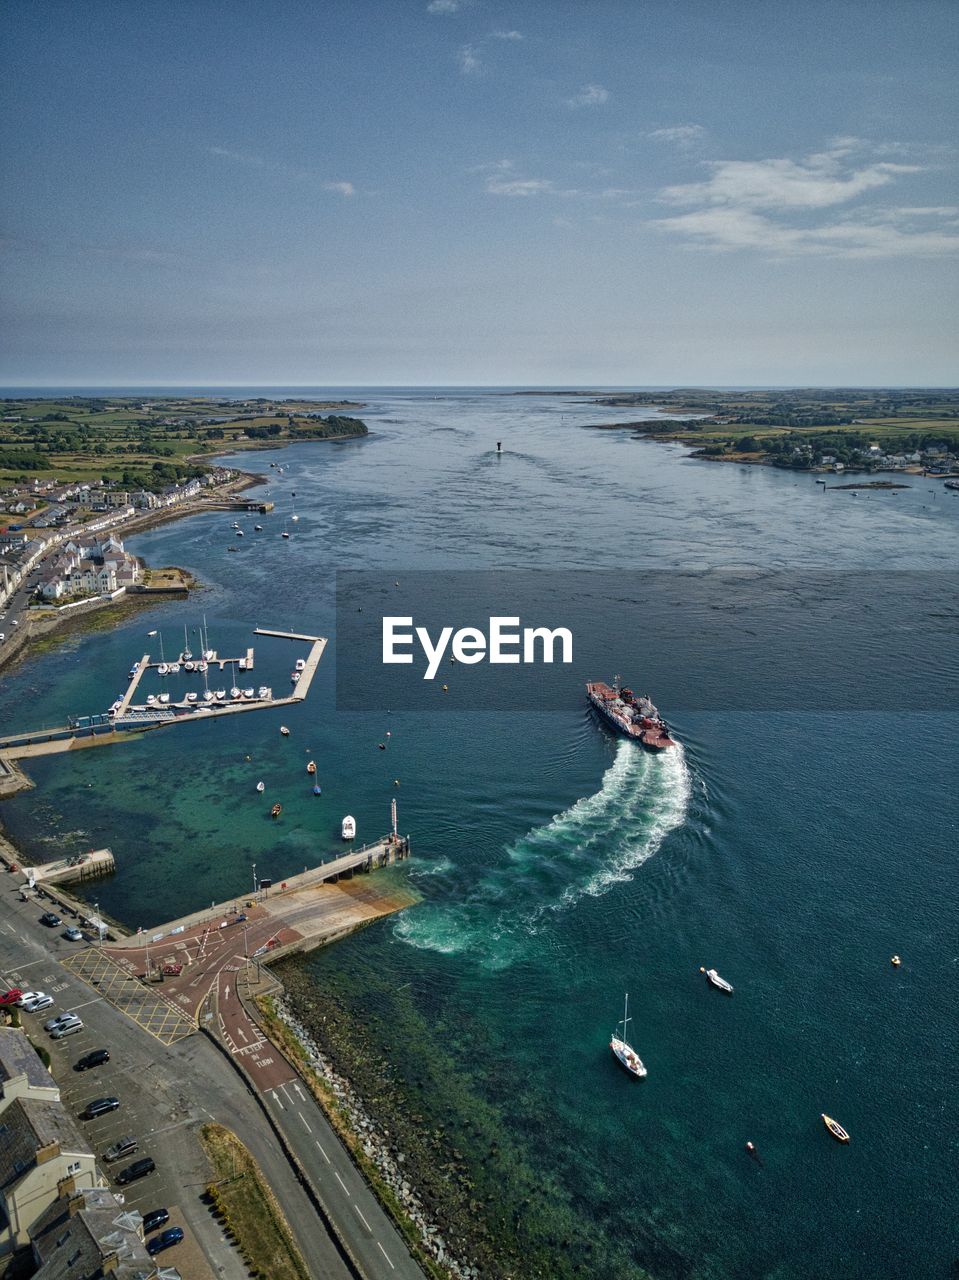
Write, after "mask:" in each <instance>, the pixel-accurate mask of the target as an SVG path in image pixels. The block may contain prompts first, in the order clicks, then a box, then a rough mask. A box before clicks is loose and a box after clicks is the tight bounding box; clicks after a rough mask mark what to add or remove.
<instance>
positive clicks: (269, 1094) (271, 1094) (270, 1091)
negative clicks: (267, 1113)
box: [266, 1089, 283, 1111]
mask: <svg viewBox="0 0 959 1280" xmlns="http://www.w3.org/2000/svg"><path fill="white" fill-rule="evenodd" d="M266 1096H267V1097H268V1098H272V1099H273V1101H274V1102H275V1103H276V1105H277V1106H278V1107H279V1108H280V1110H281V1111H282V1109H283V1103H282V1102H281V1101H280V1100H279V1098H278V1097H277V1096H276V1090H275V1089H268V1090H267V1094H266Z"/></svg>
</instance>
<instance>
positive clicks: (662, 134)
mask: <svg viewBox="0 0 959 1280" xmlns="http://www.w3.org/2000/svg"><path fill="white" fill-rule="evenodd" d="M705 136H706V130H705V129H704V128H703V126H702V125H701V124H673V125H668V126H667V127H666V128H664V129H651V130H650V131H649V132H648V133H647V134H646V137H647V138H652V140H653V141H654V142H672V143H675V144H676V146H679V147H688V146H691V145H692V143H694V142H701V141H702V139H703V138H705Z"/></svg>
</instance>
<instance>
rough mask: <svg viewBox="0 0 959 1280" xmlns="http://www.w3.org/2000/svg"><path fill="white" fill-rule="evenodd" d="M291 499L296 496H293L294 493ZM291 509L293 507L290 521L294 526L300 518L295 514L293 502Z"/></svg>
mask: <svg viewBox="0 0 959 1280" xmlns="http://www.w3.org/2000/svg"><path fill="white" fill-rule="evenodd" d="M293 497H294V498H295V497H296V494H295V493H294V495H293ZM292 507H293V514H292V515H291V516H290V519H291V520H292V521H293V523H294V524H296V522H297V520H299V518H300V517H299V516H298V515H297V514H296V503H295V502H294V503H292Z"/></svg>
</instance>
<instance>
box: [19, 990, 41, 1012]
mask: <svg viewBox="0 0 959 1280" xmlns="http://www.w3.org/2000/svg"><path fill="white" fill-rule="evenodd" d="M46 994H47V993H46V992H45V991H24V993H23V995H22V996H21V997H20V999H19V1000H18V1001H17V1004H18V1005H19V1006H20V1008H21V1009H22V1008H23V1006H24V1005H25V1004H26V1003H27V1001H28V1000H38V999H39V998H40V997H41V996H45V995H46Z"/></svg>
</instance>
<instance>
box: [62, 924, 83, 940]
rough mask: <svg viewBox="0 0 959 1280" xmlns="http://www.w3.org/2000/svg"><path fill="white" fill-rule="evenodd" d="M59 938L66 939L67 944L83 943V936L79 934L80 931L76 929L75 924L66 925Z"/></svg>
mask: <svg viewBox="0 0 959 1280" xmlns="http://www.w3.org/2000/svg"><path fill="white" fill-rule="evenodd" d="M60 936H61V937H63V938H66V940H67V942H82V941H83V934H82V933H81V932H80V930H79V929H78V928H77V927H76V925H75V924H71V925H68V926H67V927H66V929H64V931H63V933H62V934H61V935H60Z"/></svg>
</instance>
